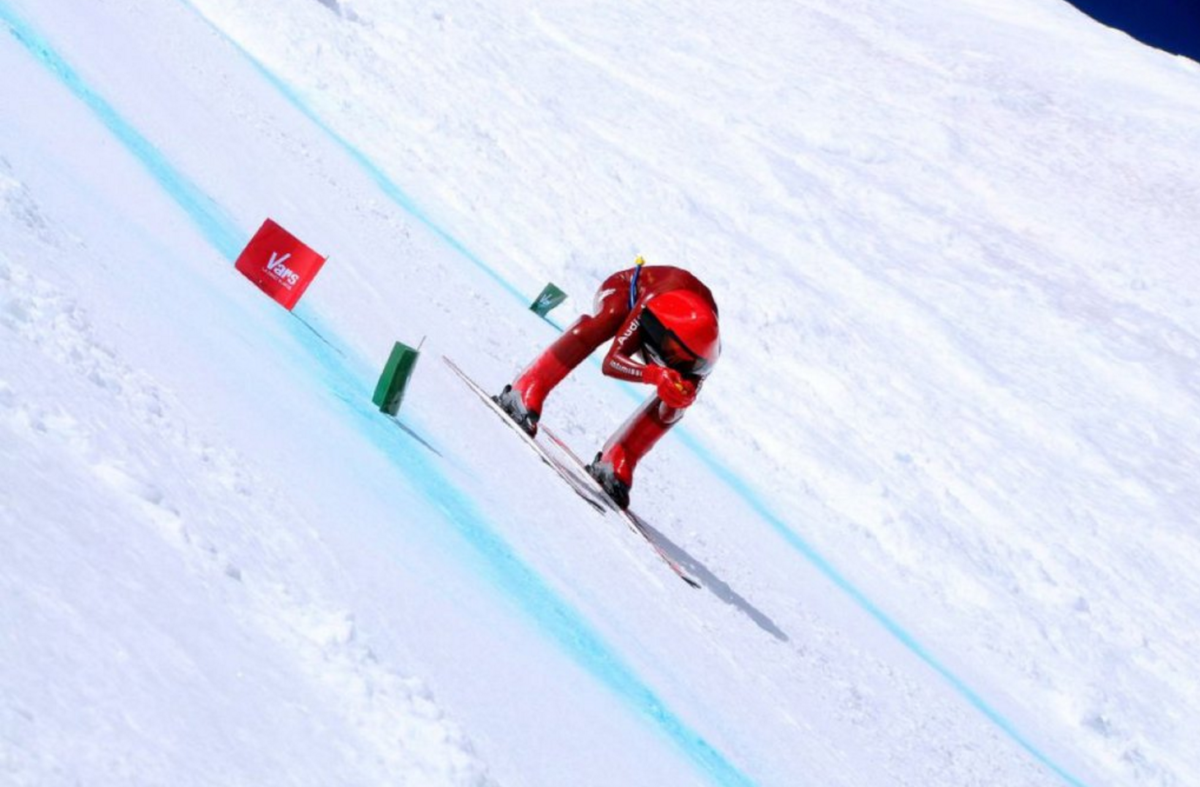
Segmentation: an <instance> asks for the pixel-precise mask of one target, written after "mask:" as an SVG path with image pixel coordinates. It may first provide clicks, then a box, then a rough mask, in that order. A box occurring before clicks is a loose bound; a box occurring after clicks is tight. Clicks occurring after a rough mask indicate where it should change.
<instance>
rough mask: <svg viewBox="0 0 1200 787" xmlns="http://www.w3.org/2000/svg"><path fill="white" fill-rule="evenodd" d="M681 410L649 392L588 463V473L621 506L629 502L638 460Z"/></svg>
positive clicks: (677, 418)
mask: <svg viewBox="0 0 1200 787" xmlns="http://www.w3.org/2000/svg"><path fill="white" fill-rule="evenodd" d="M683 413H684V411H683V410H682V409H678V408H675V407H668V406H667V405H666V404H664V403H663V401H662V400H661V399H659V398H658V397H657V396H651V397H650V398H649V399H647V400H646V401H645V403H643V404H642V405H641V406H640V407H639V408H638V409H637V410H635V411H634V413H633V415H632V416H630V417H629V420H627V421H626V422H625V423H624V424H622V426H621V428H620V429H618V430H617V431H616V432H615V433H614V434H613V436H612V437H610V438H608V442H607V443H605V444H604V448H603V449H601V451H600V453H599V454H597V455H596V461H595V462H593V463H592V464H591V465H589V467H588V469H589V470H590V471H591V473H592V476H593V477H595V478H596V480H597V481H599V482H600V484H601V486H603V487H604V489H605V491H606V492H608V494H609V496H610V497H612V499H613V500H614V501H616V503H617V505H619V506H620V507H621V508H627V507H628V506H629V490H630V489H631V488H632V487H633V472H634V470H636V469H637V465H638V462H640V461H641V460H642V458H643V457H644V456H645V455H646V454H648V453H649V452H650V449H651V448H653V447H654V445H655V444H656V443H657V442H658V441H659V440H660V439H661V438H662V436H663V435H665V434H666V433H667V432H668V431H669V430H670V429H671V427H672V426H674V425H675V424H677V423H679V420H680V419H681V418H683Z"/></svg>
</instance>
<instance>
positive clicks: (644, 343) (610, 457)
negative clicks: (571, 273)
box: [493, 257, 721, 508]
mask: <svg viewBox="0 0 1200 787" xmlns="http://www.w3.org/2000/svg"><path fill="white" fill-rule="evenodd" d="M593 311H594V313H593V314H591V315H586V314H585V315H583V316H582V317H580V318H579V319H578V320H576V321H575V323H574V324H573V325H571V327H570V328H568V329H567V330H566V331H565V332H564V333H563V335H562V336H560V337H559V338H558V339H557V340H555V341H554V343H553V344H551V345H550V346H549V347H548V348H547V349H546V350H545V351H544V352H543V353H542V354H541V355H539V356H538V357H537V358H536V359H534V361H533V363H531V364H530V365H529V367H528V368H526V369H525V371H523V372H521V374H520V375H519V376H518V377H517V379H516V380H514V381H513V383H512V384H511V385H506V386H504V390H503V391H502V392H501V393H500V394H499V395H498V396H495V397H493V398H494V399H495V401H496V402H497V403H498V404H499V405H500V406H501V407H502V408H503V409H504V410H505V412H507V413H508V415H509V417H511V418H512V419H513V420H514V421H516V422H517V424H519V425H520V426H521V428H523V429H524V430H525V431H526V432H528V433H529V434H530V435H531V436H534V435H536V434H537V424H538V419H539V418H540V417H541V414H542V406H543V404H544V403H545V400H546V396H547V395H548V394H549V393H550V392H551V391H552V390H553V389H554V387H555V386H556V385H558V384H559V383H560V382H562V380H563V378H565V377H566V376H567V375H568V374H569V373H570V372H571V370H572V369H574V368H575V367H576V366H578V365H579V364H580V363H582V362H583V360H584V359H585V358H587V357H588V356H589V355H591V354H592V352H594V351H595V350H596V348H598V347H599V346H600V345H601V344H603V343H604V342H606V341H609V340H612V346H611V347H609V349H608V353H607V354H606V355H605V356H604V364H603V366H602V367H601V368H602V370H603V372H604V374H605V375H607V376H609V377H616V378H617V379H620V380H629V381H631V382H640V383H646V384H648V385H652V386H654V394H653V395H652V396H651V397H650V398H649V399H647V400H646V402H645V403H643V404H642V405H641V406H640V407H639V408H638V409H637V410H636V411H634V413H633V415H632V416H630V418H629V420H628V421H626V422H625V424H624V425H623V426H621V428H620V429H618V430H617V431H616V433H615V434H613V436H612V437H610V438H609V439H608V442H607V443H605V445H604V447H603V449H601V451H600V452H599V453H598V454H596V458H595V459H594V460H593V461H592V463H591V464H590V465H588V468H587V469H588V472H589V473H591V475H592V477H593V478H595V479H596V480H597V481H598V482H599V483H600V485H601V486H602V487H603V488H604V491H605V492H607V493H608V496H609V497H611V498H612V499H613V502H615V503H616V504H617V505H618V506H620V507H621V508H628V507H629V490H630V489H631V488H632V486H633V471H634V470H635V469H636V468H637V464H638V462H639V461H641V459H642V457H644V456H645V455H646V454H647V453H648V452H649V451H650V449H651V448H653V447H654V444H655V443H657V442H658V440H659V438H661V437H662V436H663V435H664V434H666V432H667V430H669V429H670V428H671V427H672V426H673V425H674V424H676V423H678V421H679V419H680V418H682V417H683V414H684V411H685V410H687V408H688V407H690V406H691V405H692V403H693V402H695V401H696V395H697V393H699V391H700V387H701V385H703V383H704V379H705V378H706V377H707V376H708V375H709V373H710V372H711V371H712V368H713V365H714V364H715V363H716V361H717V358H718V356H719V355H720V353H721V340H720V328H719V325H718V320H717V304H716V301H714V300H713V296H712V293H711V292H710V291H709V289H708V287H706V286H704V284H703V283H702V282H701V281H700V280H699V279H697V278H696V277H695V276H693V275H692V274H690V273H688V272H687V271H685V270H683V269H681V268H675V267H671V266H667V265H645V261H644V260H643V259H642V258H641V257H638V258H637V264H636V265H635V266H634V267H633V268H630V269H628V270H623V271H618V272H617V273H614V274H613V275H612V276H609V277H608V278H607V279H605V280H604V282H603V283H602V284H601V285H600V289H599V291H598V292H597V293H596V302H595V306H594V310H593ZM635 356H638V357H640V359H641V360H640V361H639V360H637V359H636V358H635Z"/></svg>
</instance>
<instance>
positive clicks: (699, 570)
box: [629, 511, 788, 642]
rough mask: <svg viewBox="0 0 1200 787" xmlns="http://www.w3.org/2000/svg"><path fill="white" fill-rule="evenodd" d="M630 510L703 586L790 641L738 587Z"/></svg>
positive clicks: (757, 622) (674, 558) (781, 637)
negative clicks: (710, 569)
mask: <svg viewBox="0 0 1200 787" xmlns="http://www.w3.org/2000/svg"><path fill="white" fill-rule="evenodd" d="M629 513H630V514H633V516H634V518H635V519H637V522H638V524H639V525H640V526H641V527H642V529H643V530H645V531H646V534H647V535H648V536H650V538H651V539H653V540H654V543H655V544H658V546H659V547H660V548H661V549H662V551H663V552H665V553H666V554H667V556H668V557H670V558H671V559H672V560H674V561H675V562H676V563H678V564H679V565H680V566H682V567H683V568H684V569H686V570H687V572H688V573H689V574H691V575H692V576H693V577H695V578H696V579H697V580H698V581H699V582H700V584H701V585H703V586H704V587H706V588H708V589H709V590H710V591H712V594H713V595H714V596H716V597H717V598H719V599H721V600H722V601H724V602H725V603H726V604H729V605H730V606H732V607H734V608H736V609H737V610H738V611H740V612H741V613H742V614H744V615H745V616H746V617H748V618H750V619H751V620H752V621H754V624H755V625H756V626H758V627H759V628H760V629H762V630H763V631H765V632H767V633H768V634H770V635H771V636H772V637H774V638H775V639H777V640H779V641H780V642H787V641H788V635H787V634H785V633H784V632H783V630H782V629H780V628H779V626H776V625H775V622H774V621H773V620H771V619H770V618H769V617H767V616H766V615H765V614H764V613H763V612H762V610H760V609H758V608H757V607H755V606H754V605H753V604H751V603H750V602H749V601H747V600H746V599H744V598H742V596H741V595H739V594H738V592H737V591H736V590H734V589H733V588H731V587H729V585H728V584H726V583H725V582H724V581H722V580H721V578H720V577H718V576H717V575H716V574H714V573H712V572H711V571H709V570H708V568H707V567H705V565H704V564H703V563H701V562H700V561H699V560H696V559H695V558H694V557H692V556H691V555H689V554H688V553H687V552H685V551H684V549H683V548H682V547H680V546H679V545H678V544H676V543H675V542H673V541H671V539H669V538H667V537H666V536H664V535H663V534H662V533H660V532H659V531H658V530H657V529H655V527H654V526H653V525H651V524H650V523H649V522H647V521H646V520H644V519H642V518H641V517H640V516H638V515H637V514H634V513H633V512H632V511H630V512H629Z"/></svg>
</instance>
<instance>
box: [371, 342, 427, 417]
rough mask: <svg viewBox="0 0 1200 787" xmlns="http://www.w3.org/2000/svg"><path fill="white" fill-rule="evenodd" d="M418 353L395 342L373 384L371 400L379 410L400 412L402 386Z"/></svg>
mask: <svg viewBox="0 0 1200 787" xmlns="http://www.w3.org/2000/svg"><path fill="white" fill-rule="evenodd" d="M419 355H420V353H419V352H418V351H417V350H414V349H413V348H411V347H409V346H408V345H407V344H404V343H402V342H396V346H395V347H393V348H392V354H391V355H390V356H389V357H388V361H387V364H386V365H385V366H384V367H383V374H381V375H380V376H379V383H378V384H377V385H376V386H375V395H374V396H372V397H371V401H372V402H374V403H375V406H376V407H378V408H379V409H380V410H381V411H383V412H385V413H387V414H388V415H395V414H396V413H398V412H400V402H401V401H403V399H404V387H405V386H406V385H408V379H409V378H410V377H411V376H412V372H413V367H415V366H416V365H417V358H418V356H419Z"/></svg>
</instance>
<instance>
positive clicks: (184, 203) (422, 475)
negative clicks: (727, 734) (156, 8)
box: [0, 0, 755, 787]
mask: <svg viewBox="0 0 1200 787" xmlns="http://www.w3.org/2000/svg"><path fill="white" fill-rule="evenodd" d="M0 22H3V24H4V25H5V26H6V27H7V28H8V30H9V32H10V33H11V34H12V36H13V37H14V38H15V39H16V40H17V41H18V42H20V43H21V45H22V46H24V47H25V49H27V50H28V51H29V52H30V54H32V55H33V56H34V57H35V58H36V59H37V60H38V61H39V62H40V63H41V64H42V65H44V66H45V67H46V68H47V69H48V70H49V71H50V72H51V73H53V74H54V75H55V76H56V77H57V78H58V79H59V80H60V81H61V82H62V83H63V84H64V85H65V86H66V87H67V88H69V89H70V91H71V92H72V93H73V94H75V96H76V97H78V98H79V99H80V100H81V101H83V102H84V103H85V104H86V105H87V106H88V107H89V108H90V109H91V110H92V111H93V112H94V113H95V114H96V116H97V117H98V118H99V119H100V121H101V122H102V123H103V124H104V125H105V126H106V127H107V128H108V129H109V131H110V132H112V134H113V135H114V136H115V137H116V138H117V139H118V140H119V141H120V142H121V143H122V144H123V145H124V146H125V147H126V149H127V150H128V151H129V152H130V153H132V154H133V156H134V157H135V158H136V159H137V160H138V161H139V162H141V163H142V164H143V165H144V166H145V167H146V169H147V170H148V171H149V172H150V174H151V175H152V176H153V177H154V179H155V180H156V181H157V182H158V183H159V184H160V185H161V187H162V188H163V190H164V191H165V192H166V193H167V194H168V195H170V196H171V198H172V199H173V200H175V202H176V203H177V204H178V205H179V207H180V208H182V209H183V211H184V212H185V213H186V214H187V216H188V217H189V218H190V219H191V220H192V222H193V223H194V224H195V225H196V227H197V229H198V230H199V231H200V233H201V234H202V235H203V236H204V237H205V238H206V239H207V240H208V242H209V243H210V244H211V245H212V246H213V247H214V248H215V249H216V250H217V251H218V252H219V253H220V254H222V255H223V256H225V257H226V258H228V259H230V260H232V259H233V258H234V257H235V256H236V255H237V253H238V252H239V251H240V249H241V246H242V243H243V242H244V239H245V237H246V235H245V233H243V232H242V231H241V230H239V228H238V227H237V226H236V225H235V223H234V222H233V221H232V219H230V218H229V216H228V215H227V214H226V213H225V212H224V211H223V210H222V209H221V208H220V206H219V205H217V203H216V202H214V201H213V200H212V199H211V198H209V197H208V196H207V195H205V194H204V192H203V191H201V190H200V189H199V188H198V187H197V186H196V185H195V184H194V183H192V182H191V181H190V180H189V179H188V178H187V177H186V176H185V175H184V174H183V173H182V172H180V171H179V170H178V169H176V168H175V167H173V166H172V165H171V164H170V162H169V161H168V159H167V158H166V157H165V156H164V155H163V154H162V153H161V152H160V151H158V150H157V149H156V148H155V147H154V146H153V145H152V144H151V143H150V142H149V140H147V139H146V138H145V137H144V136H143V135H142V134H141V133H139V132H138V131H137V130H136V129H135V128H134V127H133V126H132V125H131V124H130V123H128V122H127V121H126V120H125V119H124V118H122V117H121V116H120V115H119V114H118V113H117V111H116V110H115V109H114V108H113V107H112V105H110V104H109V103H108V102H107V101H105V100H104V99H103V98H101V97H100V96H99V95H98V94H97V93H96V92H95V91H94V90H92V89H91V88H89V87H88V86H87V84H86V83H85V82H84V81H83V79H82V78H81V77H80V76H79V74H78V73H77V72H76V71H75V70H74V69H73V68H71V66H70V65H69V64H68V63H67V62H66V61H65V60H64V59H63V58H62V57H61V56H59V55H58V54H57V53H56V52H55V51H54V49H53V48H52V47H51V46H50V45H49V43H48V42H46V40H45V39H43V38H42V37H41V36H40V35H38V34H37V33H36V32H35V31H34V30H33V29H32V28H31V27H30V26H29V25H28V24H26V23H25V22H24V21H23V20H22V19H21V18H20V17H19V16H17V14H16V13H14V11H13V10H12V9H11V8H10V7H9V6H8V4H7V3H6V2H4V0H0ZM396 193H397V194H400V192H399V191H398V190H397V192H396ZM439 234H441V235H442V236H443V237H446V236H445V235H444V234H443V233H439ZM455 248H457V249H459V250H460V251H462V250H463V249H462V248H461V247H460V246H458V245H455ZM512 291H513V292H514V293H515V290H512ZM280 315H281V318H283V319H286V317H284V316H283V313H280ZM309 320H310V321H313V320H315V318H314V317H312V316H310V317H309ZM286 324H287V325H288V326H289V328H290V329H291V331H292V335H293V337H294V339H295V340H296V341H297V343H298V344H300V345H301V346H302V347H304V349H305V350H306V354H307V357H308V358H310V359H311V360H313V361H315V362H316V363H317V364H318V365H319V368H320V370H321V372H322V374H323V377H324V380H323V382H324V383H325V384H326V386H327V387H328V389H329V390H330V391H331V393H333V394H334V395H335V396H336V397H337V398H338V399H339V400H341V401H342V402H343V403H345V404H346V406H347V407H348V409H349V411H350V412H351V414H352V415H353V417H354V422H355V424H356V426H357V428H358V429H359V430H360V431H361V433H362V434H363V435H364V436H365V437H367V438H368V439H369V440H370V441H371V442H372V444H374V445H375V446H376V447H377V448H379V449H380V450H381V451H382V452H383V453H384V455H385V456H387V457H388V458H389V459H390V460H392V461H393V462H394V463H395V464H396V465H398V467H399V469H400V470H401V471H403V472H404V474H405V476H406V477H408V478H409V479H410V480H412V481H413V482H414V484H415V485H416V486H417V488H418V489H419V490H420V491H421V492H422V493H423V494H424V495H425V497H426V498H427V499H428V500H429V501H430V503H431V504H432V506H431V507H432V508H433V509H435V510H438V511H441V512H442V513H443V514H444V515H445V516H446V518H447V519H448V520H449V522H450V523H451V524H452V525H453V527H454V528H455V529H456V531H457V532H458V533H460V534H461V535H462V536H463V538H464V539H465V540H466V542H467V543H468V544H470V546H471V547H473V548H474V549H475V550H476V552H477V553H478V554H479V555H480V556H481V557H482V558H483V559H484V562H485V567H486V570H487V571H488V572H489V575H490V579H491V580H492V582H493V583H494V584H496V585H497V586H498V587H500V588H501V589H502V590H503V591H505V592H506V593H507V594H508V595H509V596H510V597H511V598H513V599H514V600H515V601H516V603H517V605H518V606H519V608H520V609H522V610H523V612H524V613H525V614H527V615H528V616H529V617H530V618H532V620H533V621H534V622H535V623H536V624H537V625H538V627H539V629H540V630H542V631H543V632H545V633H546V634H548V635H549V636H550V637H551V638H552V640H553V641H555V642H557V644H558V645H559V647H560V648H562V649H563V650H564V651H565V652H566V653H567V654H568V655H569V656H570V657H571V658H573V659H574V660H575V661H576V662H577V663H578V664H580V665H581V666H582V667H583V668H584V669H586V670H587V671H588V672H589V673H590V674H591V675H592V676H593V677H594V678H595V679H597V680H598V681H599V682H600V683H601V684H602V685H604V686H606V687H607V688H608V689H609V690H611V691H613V692H614V693H615V694H616V695H617V696H619V697H621V698H622V699H623V700H624V701H625V702H626V703H627V704H628V705H630V706H631V707H632V709H633V710H634V711H635V712H637V713H638V714H640V715H641V716H643V717H645V718H646V719H647V720H648V721H650V722H651V723H652V724H653V725H655V726H656V727H657V728H658V729H659V730H660V731H661V732H662V733H663V734H664V736H665V737H666V739H667V740H669V741H670V742H672V743H673V744H675V746H676V747H677V748H678V749H679V750H680V752H681V753H682V754H683V755H684V756H685V757H686V758H687V759H689V760H690V761H691V762H692V763H693V764H694V765H695V766H696V767H697V768H698V770H700V771H701V772H702V773H704V774H705V775H706V776H707V777H708V778H709V779H710V780H711V781H712V782H713V783H715V784H717V785H720V786H721V787H755V783H754V782H753V781H751V780H750V778H749V777H747V776H746V775H745V774H743V773H742V772H741V771H739V770H738V769H737V768H736V767H734V766H733V765H732V764H731V763H730V762H729V761H728V760H726V759H725V757H724V756H723V755H722V754H721V753H720V752H719V751H717V750H716V749H715V748H714V747H713V746H712V745H711V744H709V743H708V742H707V741H706V740H705V739H704V738H703V737H701V736H700V734H699V733H697V732H696V731H695V730H693V729H691V728H690V727H688V726H687V725H686V724H685V723H684V722H683V721H682V720H681V719H680V718H679V717H677V716H676V715H675V714H674V713H672V712H671V711H670V710H669V709H668V708H667V707H666V706H665V704H664V703H663V702H662V701H661V700H660V699H659V698H658V696H657V695H655V693H654V692H653V691H652V690H651V689H650V688H649V687H648V686H647V685H646V684H645V683H643V682H642V681H641V680H639V678H638V677H637V675H636V674H635V673H634V671H633V670H632V669H631V668H630V667H629V666H628V665H627V664H625V663H624V662H623V661H622V660H621V659H620V658H619V657H618V656H617V655H616V653H615V652H614V651H613V650H612V648H611V647H609V646H608V645H607V644H606V643H605V642H604V640H603V638H602V637H601V636H600V635H599V634H598V633H597V632H595V631H594V630H593V629H592V628H591V627H590V626H589V625H588V624H587V622H586V621H585V619H584V618H583V617H582V616H581V615H580V614H579V612H577V611H576V610H575V609H574V608H572V607H571V606H570V605H569V604H568V603H567V602H566V601H564V600H563V599H561V598H560V597H559V596H558V595H557V594H556V593H555V592H554V590H553V589H552V588H550V587H549V585H547V584H546V582H545V581H544V580H543V579H542V578H541V577H540V576H539V575H538V574H537V573H536V572H535V571H534V570H533V569H531V568H530V567H529V566H528V565H526V564H525V563H524V562H522V561H521V559H520V558H519V557H518V556H517V555H516V554H515V553H514V552H513V550H512V548H511V547H510V546H509V545H508V544H507V543H506V542H505V541H504V539H503V538H502V537H501V536H500V535H499V534H498V533H497V532H496V531H495V529H494V528H492V527H490V526H489V525H488V523H487V517H486V516H485V515H484V513H483V512H482V511H480V510H479V509H478V508H477V507H476V506H475V504H474V503H473V502H472V501H471V500H470V498H469V497H468V496H467V495H465V494H464V493H463V492H462V491H460V490H459V489H458V488H456V487H455V486H454V485H453V484H452V483H451V481H450V480H449V479H448V478H447V477H446V476H445V475H443V474H442V473H441V472H439V471H438V469H437V468H436V466H435V465H434V464H432V463H430V462H428V461H427V459H426V457H425V456H423V455H420V454H418V453H417V451H416V449H415V448H413V447H412V444H411V443H409V442H408V441H402V440H397V439H396V435H395V433H394V432H393V431H391V430H389V429H386V428H385V426H384V425H383V424H384V423H385V422H384V421H382V420H381V419H380V418H379V414H378V412H376V411H375V410H374V409H372V408H369V407H367V406H366V403H365V401H362V400H363V396H362V392H363V391H368V390H371V385H372V382H371V375H370V374H369V372H367V364H366V363H365V362H364V361H362V360H361V359H360V360H358V361H357V362H356V363H355V366H356V367H357V370H355V369H352V368H351V367H350V366H349V362H348V361H347V360H346V359H347V358H348V357H349V356H348V355H347V354H346V353H345V352H344V349H339V348H337V347H335V346H334V345H333V344H331V343H330V342H328V341H327V340H326V339H324V338H323V337H322V336H321V335H320V334H322V333H324V334H325V336H329V335H332V334H330V333H329V332H328V331H327V330H324V331H322V330H319V329H313V328H310V327H309V326H308V325H307V324H306V323H302V322H301V321H298V320H292V319H287V322H286Z"/></svg>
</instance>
